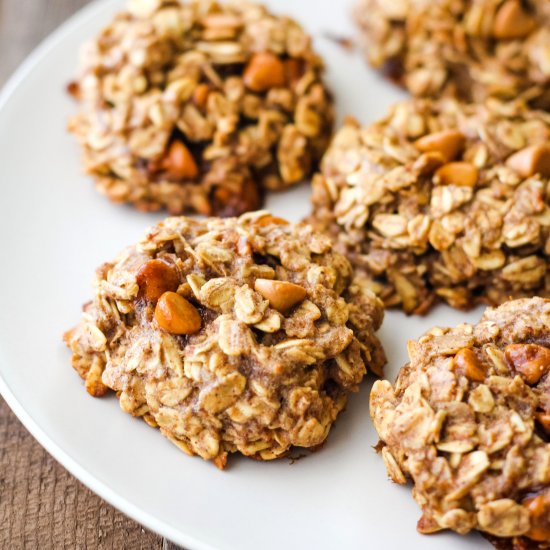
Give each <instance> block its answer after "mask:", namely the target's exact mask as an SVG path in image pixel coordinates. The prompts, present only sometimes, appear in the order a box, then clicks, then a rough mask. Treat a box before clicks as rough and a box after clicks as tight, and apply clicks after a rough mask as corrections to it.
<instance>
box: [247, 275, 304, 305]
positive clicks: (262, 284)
mask: <svg viewBox="0 0 550 550" xmlns="http://www.w3.org/2000/svg"><path fill="white" fill-rule="evenodd" d="M254 288H255V289H256V291H257V292H259V293H260V294H261V295H262V296H263V297H264V298H266V299H267V300H269V303H270V304H271V305H272V306H273V307H274V308H275V309H276V310H277V311H280V312H282V313H284V312H285V311H288V310H289V309H291V308H292V307H294V306H295V305H296V304H299V303H300V302H302V301H303V300H304V299H305V297H306V296H307V292H306V289H305V288H304V287H302V286H300V285H295V284H294V283H288V282H286V281H272V280H270V279H256V281H255V283H254Z"/></svg>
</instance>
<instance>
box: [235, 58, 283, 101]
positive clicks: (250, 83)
mask: <svg viewBox="0 0 550 550" xmlns="http://www.w3.org/2000/svg"><path fill="white" fill-rule="evenodd" d="M243 82H244V84H245V86H246V87H247V88H250V89H251V90H253V91H254V92H265V91H266V90H269V89H270V88H278V87H279V88H280V87H282V86H284V85H285V66H284V65H283V62H282V61H281V60H280V59H279V58H278V57H277V56H276V55H275V54H272V53H270V52H263V53H257V54H255V55H253V56H252V59H251V60H250V61H249V62H248V65H247V66H246V69H245V70H244V74H243Z"/></svg>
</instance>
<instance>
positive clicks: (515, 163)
mask: <svg viewBox="0 0 550 550" xmlns="http://www.w3.org/2000/svg"><path fill="white" fill-rule="evenodd" d="M506 164H507V165H508V166H509V167H510V168H512V169H513V170H515V171H516V172H517V173H518V174H519V175H520V176H523V177H524V178H528V177H530V176H535V175H536V174H540V175H541V176H544V177H550V144H548V143H539V144H537V145H531V146H530V147H525V149H521V150H520V151H517V152H516V153H514V154H513V155H510V157H508V159H507V161H506Z"/></svg>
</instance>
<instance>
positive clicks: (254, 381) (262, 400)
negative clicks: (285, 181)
mask: <svg viewBox="0 0 550 550" xmlns="http://www.w3.org/2000/svg"><path fill="white" fill-rule="evenodd" d="M95 289H96V292H95V296H94V299H93V301H91V302H89V303H88V304H86V305H85V306H84V308H83V309H84V313H83V316H82V321H81V323H80V324H79V325H78V326H77V327H76V328H75V329H73V330H70V331H68V332H67V333H66V334H65V341H66V343H67V345H68V346H69V347H70V348H71V350H72V352H73V356H72V364H73V367H74V368H75V369H76V370H77V371H78V373H79V374H80V375H81V376H82V378H84V380H85V385H86V389H87V390H88V392H89V393H90V394H92V395H94V396H101V395H103V394H105V393H106V392H107V391H109V389H112V390H114V391H115V392H117V395H118V397H119V400H120V406H121V408H122V409H123V410H124V411H126V412H128V413H130V414H132V415H134V416H136V417H142V418H143V419H144V420H145V421H146V422H148V423H149V424H150V425H152V426H155V427H158V428H160V430H161V432H162V433H163V434H164V435H165V436H166V437H168V438H169V439H170V440H171V441H173V442H174V443H176V444H177V445H178V446H179V447H180V448H181V449H183V450H184V451H185V452H187V453H189V454H191V455H193V454H196V455H199V456H201V457H202V458H204V459H207V460H213V461H214V462H215V464H216V465H217V466H219V467H221V468H223V467H224V466H225V463H226V460H227V456H228V454H229V453H234V452H240V453H242V454H244V455H246V456H250V457H254V458H258V459H261V460H270V459H274V458H277V457H280V456H284V455H285V454H286V453H287V452H288V451H289V450H290V449H291V448H292V447H308V448H315V447H316V446H318V445H320V444H322V443H323V442H324V440H325V438H326V437H327V435H328V432H329V429H330V427H331V425H332V424H333V422H334V421H335V420H336V417H337V416H338V414H339V413H340V412H341V411H342V410H343V409H344V407H345V405H346V400H347V396H348V394H349V393H350V392H355V391H357V390H358V387H359V383H360V382H361V380H362V379H363V376H364V375H365V374H366V372H367V368H368V369H370V370H371V371H372V372H374V373H376V374H381V373H382V367H383V365H384V363H385V358H384V352H383V350H382V348H381V345H380V343H379V342H378V340H377V338H376V336H375V334H374V332H375V330H376V329H378V328H379V326H380V324H381V322H382V317H383V306H382V303H381V301H380V300H379V299H378V298H376V296H375V295H374V294H373V293H372V292H371V291H370V290H368V288H366V286H365V285H364V283H363V281H362V280H361V279H359V278H357V279H354V278H353V273H352V269H351V266H350V264H349V262H348V261H347V260H346V259H345V258H344V257H343V256H341V255H340V254H338V253H336V252H333V251H332V249H331V243H330V240H329V239H327V238H326V237H325V236H322V235H319V234H316V233H315V232H314V231H313V230H312V228H311V227H309V226H307V225H305V224H300V225H293V224H289V223H287V222H286V221H285V220H282V219H281V218H276V217H274V216H271V215H270V214H268V213H266V212H258V213H252V214H245V215H243V216H241V217H240V218H238V219H236V218H228V219H217V218H212V219H206V220H204V221H197V220H192V219H189V218H185V217H174V218H168V219H167V220H165V221H164V222H162V223H160V224H158V225H157V226H155V227H153V228H152V229H150V230H149V231H148V233H147V234H146V236H145V237H144V239H143V240H142V241H141V242H139V243H138V244H137V245H135V246H132V247H130V248H128V249H127V250H126V251H124V252H123V253H122V254H121V255H120V256H119V257H118V258H116V259H115V260H114V261H113V262H111V263H106V264H104V265H103V266H102V267H100V268H99V269H98V271H97V274H96V280H95Z"/></svg>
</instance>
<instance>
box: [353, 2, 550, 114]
mask: <svg viewBox="0 0 550 550" xmlns="http://www.w3.org/2000/svg"><path fill="white" fill-rule="evenodd" d="M355 13H356V20H357V22H358V24H359V26H360V28H361V36H362V39H363V43H364V48H365V53H366V55H367V57H368V59H369V61H370V63H371V64H372V65H373V66H375V67H377V68H380V69H381V70H382V71H383V72H384V73H386V74H387V75H388V76H389V77H390V78H392V79H393V80H395V81H397V82H398V83H399V84H402V85H404V86H405V87H406V88H408V90H409V91H410V92H411V93H412V94H413V95H416V96H428V97H440V96H442V95H452V96H458V97H460V98H461V99H463V100H465V101H473V102H480V101H484V100H485V99H487V98H488V97H497V98H500V99H503V100H511V99H517V98H518V97H522V98H524V99H525V100H526V101H528V102H529V103H531V104H532V106H533V107H535V108H539V109H545V110H548V109H550V64H549V60H550V52H549V49H548V43H549V42H550V4H549V3H548V2H547V0H476V1H474V2H472V1H471V0H437V1H436V2H433V1H431V0H359V2H358V5H357V7H356V10H355Z"/></svg>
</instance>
